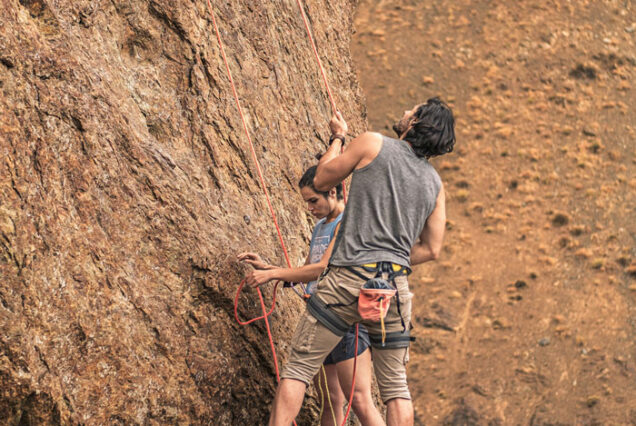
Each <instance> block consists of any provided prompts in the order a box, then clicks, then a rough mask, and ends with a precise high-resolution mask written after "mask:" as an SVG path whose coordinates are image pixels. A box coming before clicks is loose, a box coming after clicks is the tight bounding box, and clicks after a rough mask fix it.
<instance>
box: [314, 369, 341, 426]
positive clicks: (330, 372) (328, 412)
mask: <svg viewBox="0 0 636 426" xmlns="http://www.w3.org/2000/svg"><path fill="white" fill-rule="evenodd" d="M324 368H325V373H326V375H327V387H325V378H324V376H323V373H322V368H321V369H320V370H319V371H318V374H317V375H316V377H314V383H315V384H316V387H318V380H317V379H318V376H320V390H319V391H318V394H319V396H320V394H321V393H320V392H322V395H324V398H325V401H324V405H323V409H322V417H321V418H320V425H321V426H332V425H333V426H340V424H342V421H343V420H344V413H343V412H342V407H343V406H344V402H345V398H344V394H343V393H342V389H340V383H339V382H338V374H337V372H336V366H335V365H332V364H329V365H325V366H324ZM327 391H328V392H327ZM327 393H329V398H330V399H331V405H330V403H329V401H327V400H326V398H327ZM332 410H333V411H332ZM332 413H333V414H332ZM334 416H335V417H336V424H335V425H334V423H333V418H334Z"/></svg>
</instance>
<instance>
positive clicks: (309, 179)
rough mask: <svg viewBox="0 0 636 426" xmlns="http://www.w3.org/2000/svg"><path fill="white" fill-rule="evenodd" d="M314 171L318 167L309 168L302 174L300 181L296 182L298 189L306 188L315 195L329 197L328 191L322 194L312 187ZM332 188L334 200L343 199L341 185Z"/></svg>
mask: <svg viewBox="0 0 636 426" xmlns="http://www.w3.org/2000/svg"><path fill="white" fill-rule="evenodd" d="M316 169H318V166H311V167H310V168H308V169H307V170H306V171H305V173H304V174H303V177H301V178H300V180H299V181H298V187H299V188H300V189H302V188H304V187H306V186H308V187H310V188H311V189H312V190H313V191H314V192H315V193H316V194H320V195H322V196H323V197H325V198H327V197H328V196H329V191H324V192H323V191H317V190H316V187H315V186H314V177H316ZM334 188H336V198H337V199H338V200H342V199H344V196H343V195H342V183H339V184H338V185H336V186H335V187H334Z"/></svg>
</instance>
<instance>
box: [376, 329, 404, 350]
mask: <svg viewBox="0 0 636 426" xmlns="http://www.w3.org/2000/svg"><path fill="white" fill-rule="evenodd" d="M411 340H412V339H411V334H410V331H409V330H406V331H396V332H393V333H387V334H386V337H385V338H384V344H383V343H382V335H381V334H371V333H369V341H370V342H371V346H372V347H373V349H400V348H408V347H409V345H410V343H411Z"/></svg>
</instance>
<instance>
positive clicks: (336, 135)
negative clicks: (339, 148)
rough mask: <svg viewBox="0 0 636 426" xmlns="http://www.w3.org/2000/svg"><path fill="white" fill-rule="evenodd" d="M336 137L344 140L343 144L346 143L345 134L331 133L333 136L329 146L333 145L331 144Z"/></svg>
mask: <svg viewBox="0 0 636 426" xmlns="http://www.w3.org/2000/svg"><path fill="white" fill-rule="evenodd" d="M336 139H340V140H341V141H342V144H343V145H344V144H345V136H344V135H341V134H338V133H336V134H333V135H331V137H330V138H329V146H331V144H332V143H333V141H335V140H336Z"/></svg>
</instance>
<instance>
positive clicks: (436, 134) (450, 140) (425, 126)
mask: <svg viewBox="0 0 636 426" xmlns="http://www.w3.org/2000/svg"><path fill="white" fill-rule="evenodd" d="M409 124H410V128H409V130H408V131H407V132H406V134H405V135H404V140H405V141H407V142H409V143H410V144H411V146H412V147H413V150H414V151H415V155H417V156H418V157H425V158H430V157H434V156H436V155H443V154H446V153H449V152H451V151H453V147H454V146H455V119H454V118H453V111H451V109H450V107H449V106H448V105H446V103H444V102H443V101H442V100H441V99H439V98H437V97H435V98H431V99H429V100H428V101H426V103H425V104H422V105H420V106H419V107H418V108H417V110H416V111H415V113H414V114H413V117H412V118H411V121H410V123H409Z"/></svg>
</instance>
